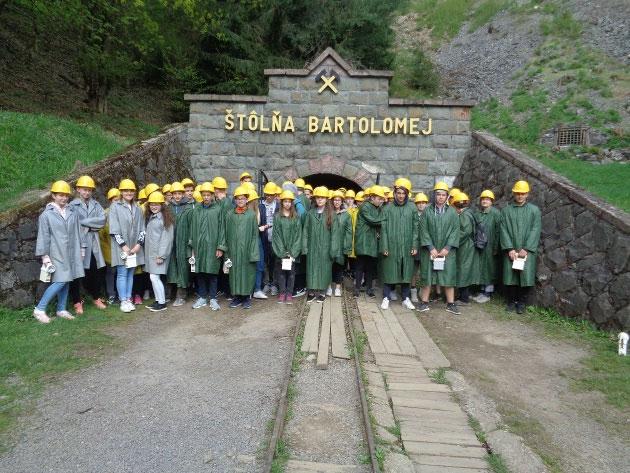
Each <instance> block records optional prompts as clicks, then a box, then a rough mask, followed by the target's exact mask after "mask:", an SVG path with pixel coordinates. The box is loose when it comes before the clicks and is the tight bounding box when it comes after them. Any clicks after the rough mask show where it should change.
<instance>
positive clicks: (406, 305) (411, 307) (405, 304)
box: [402, 297, 416, 310]
mask: <svg viewBox="0 0 630 473" xmlns="http://www.w3.org/2000/svg"><path fill="white" fill-rule="evenodd" d="M402 305H403V307H404V308H406V309H409V310H416V306H415V305H413V304H412V303H411V301H410V300H409V298H408V297H406V298H405V300H404V301H403V302H402Z"/></svg>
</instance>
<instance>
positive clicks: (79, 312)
mask: <svg viewBox="0 0 630 473" xmlns="http://www.w3.org/2000/svg"><path fill="white" fill-rule="evenodd" d="M74 311H75V312H76V313H77V315H83V301H81V302H77V303H76V304H74Z"/></svg>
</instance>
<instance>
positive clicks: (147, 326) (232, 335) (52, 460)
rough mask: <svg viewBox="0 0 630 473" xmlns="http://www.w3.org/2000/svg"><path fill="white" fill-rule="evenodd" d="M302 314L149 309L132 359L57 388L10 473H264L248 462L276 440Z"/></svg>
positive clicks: (9, 462)
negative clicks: (276, 418)
mask: <svg viewBox="0 0 630 473" xmlns="http://www.w3.org/2000/svg"><path fill="white" fill-rule="evenodd" d="M296 307H297V306H294V307H293V308H289V307H279V306H278V305H277V304H275V303H273V302H264V303H260V302H258V301H257V302H255V304H254V309H253V310H251V311H242V310H229V309H227V308H224V309H223V310H222V311H220V312H219V313H211V312H210V311H209V310H203V309H202V310H201V311H194V312H192V311H191V310H190V309H189V308H187V309H183V308H182V309H169V311H168V312H165V313H160V314H151V313H150V312H148V311H147V315H146V317H139V320H138V322H136V323H134V324H133V325H132V326H131V327H127V328H126V330H127V332H126V333H125V334H124V335H123V336H124V337H127V338H128V339H129V348H128V349H126V350H125V351H124V352H123V353H121V354H120V355H118V356H115V357H114V358H112V359H109V360H107V361H105V362H103V363H100V364H99V365H97V366H94V367H92V368H89V369H86V370H84V371H82V372H79V373H77V374H74V375H71V376H69V377H68V378H67V379H66V380H65V381H64V382H63V383H61V384H59V385H56V386H53V387H51V388H49V389H48V391H47V392H46V393H45V394H44V396H43V397H42V400H41V401H40V402H39V405H38V408H37V411H36V414H34V415H32V416H30V417H29V418H27V419H25V421H24V422H23V425H22V426H21V428H22V432H21V434H20V438H19V440H18V443H17V445H16V446H15V448H14V449H13V450H12V451H11V452H10V453H8V454H6V455H5V456H4V457H2V458H0V471H2V472H5V471H6V472H11V473H22V472H24V473H27V472H28V473H37V472H59V473H70V472H80V473H88V472H99V473H101V472H108V473H110V472H111V473H114V472H134V473H136V472H152V473H154V472H169V473H170V472H187V473H193V472H227V471H236V470H237V469H238V471H244V472H248V471H252V472H253V471H260V466H256V465H255V464H251V463H250V464H249V465H246V466H243V465H239V456H243V455H244V456H253V455H256V453H257V451H258V450H259V448H260V447H261V446H263V445H264V442H265V440H266V438H267V436H268V433H267V431H266V424H267V422H268V421H269V420H270V419H272V418H273V415H274V414H275V409H276V406H277V400H278V398H279V395H280V384H281V382H282V377H283V374H284V372H285V370H286V368H287V363H288V357H289V353H290V348H291V346H290V345H291V338H290V333H291V331H292V328H293V326H294V323H295V312H296V311H297V308H296ZM139 315H140V314H139Z"/></svg>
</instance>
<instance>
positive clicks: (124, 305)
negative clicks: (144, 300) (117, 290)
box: [120, 301, 133, 313]
mask: <svg viewBox="0 0 630 473" xmlns="http://www.w3.org/2000/svg"><path fill="white" fill-rule="evenodd" d="M129 305H130V302H129V301H121V302H120V311H121V312H125V313H128V312H131V308H130V307H129ZM131 305H133V304H131Z"/></svg>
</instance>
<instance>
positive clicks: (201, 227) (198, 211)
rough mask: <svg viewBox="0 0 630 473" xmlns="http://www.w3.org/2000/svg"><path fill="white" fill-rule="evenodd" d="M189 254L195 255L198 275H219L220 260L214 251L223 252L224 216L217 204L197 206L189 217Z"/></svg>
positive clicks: (224, 247) (224, 245)
mask: <svg viewBox="0 0 630 473" xmlns="http://www.w3.org/2000/svg"><path fill="white" fill-rule="evenodd" d="M189 248H190V253H191V254H193V253H194V255H195V269H196V271H197V272H198V273H209V274H219V270H220V269H221V258H217V257H216V251H217V250H221V251H225V250H226V249H227V247H226V244H225V214H224V213H223V211H222V209H221V205H220V204H219V202H213V203H212V204H210V206H208V207H206V206H204V205H203V204H199V205H197V206H196V207H195V208H194V209H193V211H192V212H191V216H190V240H189Z"/></svg>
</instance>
